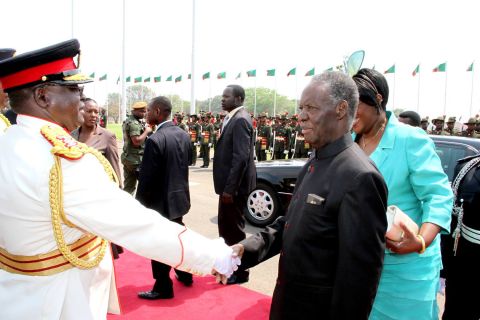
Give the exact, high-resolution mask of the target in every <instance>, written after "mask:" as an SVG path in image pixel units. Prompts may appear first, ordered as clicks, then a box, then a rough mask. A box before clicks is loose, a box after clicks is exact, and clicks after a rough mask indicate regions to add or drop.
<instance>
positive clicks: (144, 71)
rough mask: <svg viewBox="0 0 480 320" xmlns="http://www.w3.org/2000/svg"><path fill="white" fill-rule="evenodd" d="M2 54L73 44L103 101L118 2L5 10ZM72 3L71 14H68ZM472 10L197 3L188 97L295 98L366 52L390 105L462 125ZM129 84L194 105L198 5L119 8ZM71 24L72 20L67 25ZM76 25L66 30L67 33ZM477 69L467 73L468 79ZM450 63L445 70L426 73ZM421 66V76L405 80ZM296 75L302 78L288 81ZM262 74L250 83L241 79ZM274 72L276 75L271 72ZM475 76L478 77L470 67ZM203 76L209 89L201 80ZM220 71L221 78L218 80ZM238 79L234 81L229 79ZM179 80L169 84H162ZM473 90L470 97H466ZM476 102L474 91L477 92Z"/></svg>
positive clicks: (57, 0) (112, 64) (376, 0)
mask: <svg viewBox="0 0 480 320" xmlns="http://www.w3.org/2000/svg"><path fill="white" fill-rule="evenodd" d="M0 3H1V8H2V13H3V14H2V19H1V20H0V21H1V22H0V23H1V24H2V33H1V34H0V46H1V47H13V48H16V49H17V51H18V53H21V52H25V51H30V50H34V49H38V48H41V47H44V46H48V45H51V44H54V43H57V42H60V41H63V40H67V39H69V38H71V37H72V34H73V37H75V38H77V39H79V41H80V44H81V50H82V57H81V66H80V67H81V69H82V71H84V72H85V73H87V74H90V73H92V72H95V74H96V77H97V78H98V77H100V76H101V75H104V74H107V75H108V80H107V81H102V82H96V83H95V84H91V85H87V86H86V92H87V94H89V95H91V96H94V97H95V98H97V100H98V101H99V102H100V103H101V102H102V101H104V100H105V97H106V93H107V92H120V91H121V86H120V85H117V84H116V80H117V77H118V76H119V75H120V73H121V70H122V21H123V20H122V1H121V0H95V1H94V0H73V1H72V0H70V1H69V0H43V1H35V0H16V1H5V0H3V1H1V2H0ZM72 3H73V10H72ZM474 3H475V2H474V1H466V0H457V1H451V0H450V1H445V0H439V1H431V0H423V1H413V0H403V1H393V0H391V1H387V0H364V1H358V0H357V1H356V0H335V1H315V0H311V1H309V0H295V1H286V0H276V1H274V0H242V1H233V0H196V1H195V9H196V10H195V17H196V18H195V69H194V70H195V73H194V78H195V82H194V83H195V85H194V87H195V97H196V98H197V99H202V100H203V99H207V98H208V97H210V96H214V95H220V94H221V93H222V91H223V88H224V87H225V86H226V85H228V84H231V83H238V84H240V85H242V86H244V87H254V86H257V87H260V86H264V87H269V88H272V89H275V88H276V89H277V91H278V93H279V94H282V95H287V96H289V97H291V98H297V99H298V98H299V97H300V95H301V92H302V89H303V88H304V87H305V86H306V85H307V83H308V81H309V80H310V77H305V76H304V74H305V73H306V72H307V71H308V70H310V69H311V68H315V71H316V73H320V72H321V71H323V70H325V69H328V68H330V67H333V66H336V65H339V64H341V63H342V62H343V60H344V58H345V57H346V56H348V55H350V54H351V53H352V52H354V51H356V50H360V49H361V50H365V53H366V54H365V60H364V63H363V66H364V67H369V68H371V67H374V66H375V68H376V69H377V70H378V71H380V72H383V71H385V70H387V69H388V68H389V67H391V66H392V65H394V64H395V67H396V72H395V73H394V74H386V75H385V76H386V78H387V80H388V82H389V85H390V92H391V93H390V98H389V103H388V105H387V108H388V109H390V110H393V109H396V108H401V109H405V110H415V111H418V112H419V113H420V114H421V115H422V116H427V115H428V116H430V118H433V117H437V116H439V115H443V114H446V115H447V116H457V119H459V118H460V117H461V121H464V120H467V118H468V117H469V116H471V115H475V114H476V113H480V72H478V71H480V42H479V39H478V31H479V30H480V19H478V14H477V11H476V10H475V8H476V6H475V5H474ZM125 4H126V11H125V30H126V32H125V61H126V63H125V70H126V75H127V76H128V75H130V76H131V77H132V79H133V78H134V77H139V76H142V77H144V78H145V77H148V76H150V77H151V78H152V81H153V77H154V76H158V75H161V76H162V82H161V83H159V84H153V83H150V84H147V85H148V86H149V87H150V88H152V89H153V90H154V91H155V92H156V93H157V94H159V95H160V94H161V95H169V94H179V95H180V96H182V98H184V99H186V100H189V99H190V96H191V81H190V80H187V75H188V74H189V73H191V70H192V20H193V19H192V4H193V0H175V1H160V0H158V1H155V0H125ZM72 21H73V23H72ZM72 27H73V28H72ZM474 61H475V65H474V68H475V69H474V72H467V71H466V70H467V68H468V66H469V65H470V64H471V63H472V62H474ZM444 62H447V72H441V73H434V72H432V69H433V68H435V67H436V66H438V65H439V64H440V63H444ZM418 64H420V73H419V74H417V76H415V77H413V76H412V71H413V70H414V69H415V67H416V66H417V65H418ZM294 67H296V68H297V75H296V76H290V77H287V76H286V74H287V72H288V71H289V70H290V69H292V68H294ZM252 69H256V70H257V77H256V78H247V77H246V71H247V70H252ZM268 69H276V76H275V77H266V70H268ZM477 69H478V70H477ZM206 72H210V76H211V79H210V80H202V78H201V77H202V74H204V73H206ZM219 72H226V74H227V77H226V79H221V80H217V79H216V75H217V73H219ZM239 72H242V77H241V78H240V79H235V77H236V76H237V74H238V73H239ZM170 75H172V76H173V77H174V78H175V77H177V76H180V75H182V79H183V80H182V81H181V82H179V83H177V84H175V83H174V82H173V81H172V82H165V79H166V78H167V77H168V76H170ZM472 83H473V90H472ZM472 93H473V94H472Z"/></svg>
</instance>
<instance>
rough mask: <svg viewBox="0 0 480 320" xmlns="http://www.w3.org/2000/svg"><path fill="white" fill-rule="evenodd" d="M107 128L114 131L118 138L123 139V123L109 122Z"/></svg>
mask: <svg viewBox="0 0 480 320" xmlns="http://www.w3.org/2000/svg"><path fill="white" fill-rule="evenodd" d="M107 130H109V131H111V132H113V133H114V134H115V136H116V137H117V140H123V132H122V124H121V123H109V124H107Z"/></svg>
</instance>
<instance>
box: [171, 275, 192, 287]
mask: <svg viewBox="0 0 480 320" xmlns="http://www.w3.org/2000/svg"><path fill="white" fill-rule="evenodd" d="M175 278H176V279H177V280H178V281H180V282H181V283H183V285H184V286H185V287H191V286H192V284H193V279H192V277H189V278H184V277H179V276H178V274H175Z"/></svg>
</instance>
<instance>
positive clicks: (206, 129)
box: [200, 113, 215, 168]
mask: <svg viewBox="0 0 480 320" xmlns="http://www.w3.org/2000/svg"><path fill="white" fill-rule="evenodd" d="M210 120H211V114H209V113H207V114H204V115H203V116H202V139H201V141H200V153H201V154H202V157H203V166H201V168H208V166H209V165H210V147H211V146H212V143H213V137H214V135H215V129H214V128H213V124H212V123H211V122H210Z"/></svg>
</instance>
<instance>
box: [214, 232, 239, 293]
mask: <svg viewBox="0 0 480 320" xmlns="http://www.w3.org/2000/svg"><path fill="white" fill-rule="evenodd" d="M216 241H218V243H219V246H218V249H217V258H216V259H215V263H214V265H213V270H212V274H213V275H214V276H215V277H216V281H217V282H218V283H223V284H226V283H227V279H228V278H229V277H230V276H231V275H232V274H233V272H234V271H237V270H238V266H239V265H240V264H241V260H240V259H241V258H242V255H243V245H241V244H235V245H233V246H231V247H228V246H226V245H225V244H224V243H223V239H221V238H220V239H217V240H216Z"/></svg>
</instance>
